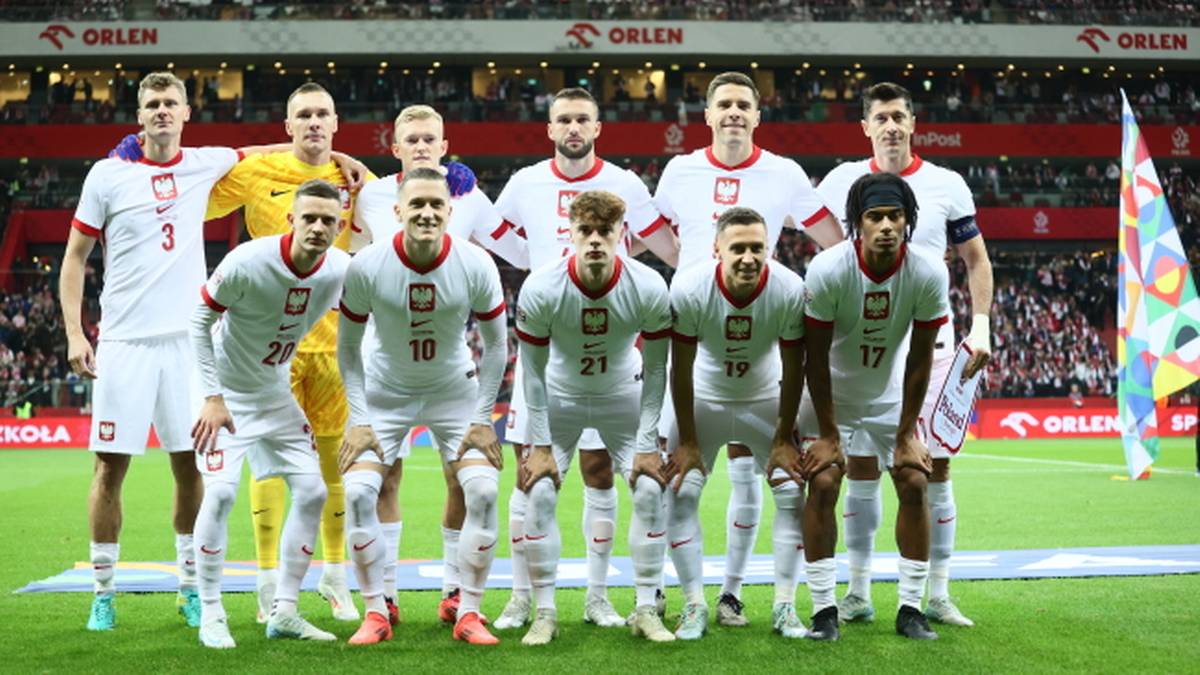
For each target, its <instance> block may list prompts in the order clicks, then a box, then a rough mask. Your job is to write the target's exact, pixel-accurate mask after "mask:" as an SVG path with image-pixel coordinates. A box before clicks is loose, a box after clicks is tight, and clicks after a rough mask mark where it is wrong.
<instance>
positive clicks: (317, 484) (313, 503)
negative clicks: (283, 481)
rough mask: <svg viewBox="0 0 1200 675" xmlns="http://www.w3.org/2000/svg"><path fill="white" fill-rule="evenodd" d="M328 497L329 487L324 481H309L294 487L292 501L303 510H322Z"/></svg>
mask: <svg viewBox="0 0 1200 675" xmlns="http://www.w3.org/2000/svg"><path fill="white" fill-rule="evenodd" d="M328 498H329V489H328V488H327V487H325V482H324V481H320V480H314V481H308V482H306V483H304V484H303V485H302V486H294V487H293V488H292V502H293V503H295V504H296V507H297V508H299V509H300V510H302V511H320V510H321V509H322V508H324V506H325V500H326V499H328Z"/></svg>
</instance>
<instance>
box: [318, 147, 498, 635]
mask: <svg viewBox="0 0 1200 675" xmlns="http://www.w3.org/2000/svg"><path fill="white" fill-rule="evenodd" d="M397 192H398V202H397V204H396V208H395V211H396V217H397V218H398V219H399V220H400V222H401V223H402V224H403V229H402V230H401V231H400V232H398V233H396V235H395V236H394V237H392V238H391V239H387V240H383V241H376V242H375V243H373V244H371V245H370V246H367V247H366V248H364V249H363V250H362V251H360V252H359V253H358V255H356V256H355V257H354V261H353V262H352V263H351V264H350V269H349V271H348V272H347V274H346V287H345V293H344V294H343V297H342V320H341V323H340V324H339V326H338V366H339V368H340V369H341V372H342V379H343V380H344V382H345V384H346V396H347V398H348V400H349V403H350V420H351V421H350V429H349V431H348V432H347V433H346V442H345V443H344V444H343V446H342V449H341V452H340V455H339V458H338V461H339V464H340V465H341V469H342V471H343V472H345V484H346V509H347V517H348V519H349V520H348V522H349V529H348V536H347V541H348V542H349V543H350V545H351V552H350V556H351V558H352V559H353V560H354V565H355V567H356V568H357V571H358V581H359V585H360V586H361V587H362V596H363V600H364V602H365V603H366V607H367V614H366V617H365V619H364V621H363V624H362V626H361V627H360V628H359V629H358V632H357V633H355V634H354V636H353V637H351V638H350V643H351V644H373V643H377V642H381V641H383V640H388V639H391V637H392V627H391V625H390V623H389V621H388V611H387V607H386V602H385V599H384V593H385V591H386V590H390V589H385V588H384V584H383V573H384V566H385V558H386V557H388V556H389V555H394V551H389V550H387V549H388V547H387V546H386V540H385V539H384V537H383V533H382V530H381V529H380V525H379V518H378V515H377V511H376V507H377V504H378V501H379V489H380V486H381V485H382V483H383V478H384V476H385V475H386V474H387V472H388V468H389V467H390V466H391V465H392V464H393V463H394V462H395V461H396V458H397V457H398V456H399V453H400V448H401V445H402V444H403V442H404V439H405V437H406V436H407V435H408V432H409V431H410V430H411V429H412V428H413V427H414V426H417V425H419V424H423V425H426V426H428V427H429V430H430V432H431V433H432V434H433V437H434V438H435V439H436V442H437V444H438V448H439V450H440V451H441V456H442V462H443V463H444V464H445V465H446V467H448V470H451V471H453V472H454V473H455V475H456V476H457V478H458V481H459V483H460V484H461V485H462V489H463V496H464V500H465V503H466V511H467V513H466V519H465V520H464V521H463V528H462V535H461V538H460V540H459V547H458V565H459V570H460V573H461V576H462V594H461V597H462V604H461V605H460V607H459V610H458V615H457V622H456V623H455V626H454V637H455V639H457V640H464V641H466V642H469V643H471V644H495V643H496V642H498V640H497V639H496V638H495V637H493V636H492V635H491V633H489V632H488V630H487V628H485V627H484V625H483V621H482V618H481V617H480V614H479V604H480V601H481V599H482V597H483V589H484V585H485V584H486V582H487V576H488V572H489V570H490V569H491V566H492V560H493V558H494V557H495V545H496V533H497V522H496V519H497V514H496V491H497V489H498V488H497V485H498V483H499V476H500V473H499V469H500V468H501V455H500V443H499V441H498V440H497V439H496V433H495V431H494V430H493V429H492V408H493V407H495V403H496V391H497V390H498V389H499V387H500V379H501V377H503V375H504V364H505V361H506V360H507V356H508V341H507V336H506V330H505V313H504V290H503V289H502V288H501V286H500V273H499V271H498V270H497V269H496V263H494V262H492V258H491V256H490V255H488V253H487V252H485V251H484V250H483V249H481V248H479V247H477V246H474V245H472V244H470V243H468V242H467V241H466V240H465V239H459V238H457V237H454V236H452V235H449V234H446V223H447V222H448V221H449V218H450V188H449V187H448V186H447V184H446V178H445V177H444V176H442V174H441V173H439V172H438V171H437V170H435V169H429V168H419V169H415V170H413V171H410V172H408V173H406V174H405V176H404V179H403V180H402V181H401V182H400V184H399V187H398V189H397ZM472 314H474V316H475V318H476V319H477V320H478V321H479V330H480V333H481V334H482V335H483V340H484V352H483V357H482V358H481V360H480V366H479V373H478V378H476V372H475V363H474V361H473V360H472V358H471V351H470V349H469V348H468V347H467V345H466V342H465V340H464V339H463V328H464V326H465V325H466V323H467V320H468V319H469V318H470V317H471V315H472ZM372 316H373V317H374V319H375V327H376V330H377V331H378V334H379V335H380V336H381V338H382V339H380V340H379V343H378V345H377V347H378V348H377V349H375V350H374V351H372V352H371V354H370V359H369V361H368V362H367V364H366V366H365V372H364V364H363V357H362V351H361V349H362V340H363V332H364V330H365V324H366V321H367V319H368V318H369V317H372Z"/></svg>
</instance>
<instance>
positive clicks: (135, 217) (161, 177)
mask: <svg viewBox="0 0 1200 675" xmlns="http://www.w3.org/2000/svg"><path fill="white" fill-rule="evenodd" d="M239 157H240V153H238V152H237V151H236V150H231V149H229V148H184V149H183V150H181V151H180V153H179V154H178V155H176V156H175V159H172V160H171V161H169V162H163V163H158V162H151V161H150V160H147V159H142V160H141V161H140V162H126V161H123V160H120V159H116V158H113V159H102V160H100V161H99V162H96V164H95V165H94V166H93V167H92V168H91V170H90V171H88V175H87V178H86V179H85V180H84V182H83V192H82V193H81V194H80V196H79V206H77V207H76V209H75V218H74V219H73V220H72V221H71V225H72V226H74V228H75V229H77V230H79V231H80V232H82V233H84V234H86V235H88V236H91V237H96V238H98V239H100V241H101V243H102V244H103V248H104V290H102V291H101V292H100V339H101V340H136V339H141V338H149V337H156V336H160V335H170V334H175V333H181V334H182V333H187V331H188V322H189V320H190V319H191V312H192V303H190V302H187V301H186V300H185V299H186V298H194V297H196V296H195V295H193V294H194V293H195V292H196V289H197V288H199V287H200V285H201V284H203V283H204V275H205V273H206V270H205V266H204V210H205V208H207V206H208V193H209V192H210V191H211V190H212V188H213V185H214V184H215V183H216V182H217V181H218V180H220V178H221V177H222V176H224V175H225V174H226V173H228V172H229V170H230V169H232V168H233V166H234V165H235V164H237V162H238V159H239Z"/></svg>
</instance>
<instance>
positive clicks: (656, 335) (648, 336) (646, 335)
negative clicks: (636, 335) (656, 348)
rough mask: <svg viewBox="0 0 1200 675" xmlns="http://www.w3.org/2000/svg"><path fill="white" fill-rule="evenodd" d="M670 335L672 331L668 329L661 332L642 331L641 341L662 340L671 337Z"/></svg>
mask: <svg viewBox="0 0 1200 675" xmlns="http://www.w3.org/2000/svg"><path fill="white" fill-rule="evenodd" d="M671 334H672V331H671V329H670V328H663V329H662V330H650V331H647V330H644V331H642V339H643V340H661V339H663V338H668V337H671Z"/></svg>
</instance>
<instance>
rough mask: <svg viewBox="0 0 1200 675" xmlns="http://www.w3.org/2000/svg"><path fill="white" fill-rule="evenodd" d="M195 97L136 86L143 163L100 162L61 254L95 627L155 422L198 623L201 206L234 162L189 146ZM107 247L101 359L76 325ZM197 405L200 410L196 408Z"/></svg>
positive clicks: (108, 607)
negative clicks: (194, 446)
mask: <svg viewBox="0 0 1200 675" xmlns="http://www.w3.org/2000/svg"><path fill="white" fill-rule="evenodd" d="M187 100H188V97H187V91H186V89H185V87H184V84H183V82H182V81H180V80H179V78H177V77H175V76H174V75H172V74H171V73H151V74H149V75H147V76H146V77H145V78H143V79H142V82H141V84H140V85H139V86H138V111H137V117H138V123H139V124H140V125H141V127H142V130H143V133H144V134H145V139H146V141H145V142H146V150H145V157H144V158H143V159H142V160H141V161H139V162H137V163H131V162H124V161H121V160H120V159H103V160H100V161H99V162H96V164H95V165H94V166H93V167H92V169H91V170H90V171H89V172H88V175H87V178H86V179H85V180H84V184H83V192H82V194H81V195H80V197H79V206H78V207H77V208H76V210H75V217H74V219H73V220H72V221H71V225H72V229H71V234H70V236H69V238H68V239H67V248H66V253H65V254H64V256H63V265H62V274H61V277H60V280H59V293H60V294H61V296H62V309H63V322H64V324H65V325H66V327H67V358H68V360H69V361H70V364H71V369H72V370H73V371H74V372H75V373H76V374H77V375H80V376H82V377H87V378H96V384H95V387H94V388H93V392H92V429H91V434H90V437H89V442H88V447H89V449H90V450H91V451H92V452H93V453H95V456H96V461H95V466H94V469H93V476H92V486H91V490H90V492H89V495H88V519H89V525H90V528H91V554H90V559H91V562H92V570H93V577H94V579H95V589H96V594H95V597H94V598H93V601H92V610H91V615H90V617H89V618H88V628H89V629H91V630H111V629H112V628H113V627H114V626H115V625H116V611H115V608H114V606H113V596H114V594H115V592H116V587H115V584H114V579H113V575H114V570H115V568H116V565H117V561H118V559H119V545H118V543H117V540H118V535H119V534H120V531H121V519H122V510H121V486H122V484H123V483H124V480H125V474H126V472H127V471H128V469H129V462H130V459H131V458H132V457H133V456H134V455H141V454H142V453H143V452H145V443H146V436H147V434H148V433H149V430H150V426H151V424H153V426H154V429H155V431H156V432H157V434H158V437H159V440H160V442H161V443H162V447H163V449H164V450H166V451H167V452H169V453H170V456H171V472H172V474H173V475H174V477H175V503H174V517H173V519H174V526H175V532H176V535H175V551H176V560H177V562H178V565H179V584H180V586H179V599H178V601H179V611H180V613H182V614H183V615H184V616H185V618H186V619H187V621H188V625H191V626H198V625H199V623H200V600H199V596H198V594H197V592H196V566H195V557H194V554H193V539H192V526H193V524H194V523H195V520H196V511H197V509H199V507H200V500H201V498H202V493H203V484H202V482H201V479H200V474H199V472H197V470H196V464H195V461H194V460H193V458H192V456H191V439H189V438H188V429H189V427H190V425H191V416H192V413H193V412H194V410H195V409H194V407H193V405H192V403H193V402H192V400H191V398H192V395H193V394H195V393H196V392H195V391H194V390H193V389H194V388H193V386H192V384H193V383H192V382H191V379H190V375H191V371H190V366H191V364H192V363H193V360H194V359H193V357H192V350H191V347H190V345H189V344H188V340H187V328H188V311H189V307H188V305H187V303H184V302H180V298H184V297H190V296H191V294H192V293H195V292H196V290H195V289H196V288H198V287H199V286H200V285H201V284H202V283H204V273H205V268H204V229H203V226H204V206H205V203H206V202H207V200H208V196H209V192H210V190H212V187H213V185H214V184H215V183H216V182H217V180H219V179H220V178H221V176H223V175H225V173H226V172H228V171H229V170H230V169H231V168H233V166H234V164H236V163H237V161H238V153H237V152H236V151H234V150H230V149H226V148H187V149H183V148H181V145H180V144H181V137H182V135H183V126H184V123H185V122H187V120H188V117H189V116H190V114H191V109H190V108H189V107H188V105H187ZM98 239H102V240H103V241H104V259H105V263H106V264H105V270H104V290H103V292H102V293H101V295H100V309H101V320H100V341H99V344H98V345H97V347H96V350H95V351H94V352H93V350H92V346H91V345H90V344H88V341H87V338H86V337H84V334H83V327H82V323H81V320H80V306H81V304H82V301H83V270H84V267H85V265H86V264H87V259H88V256H89V255H90V254H91V252H92V249H93V248H94V247H95V245H96V241H97V240H98ZM196 403H197V405H198V401H197V402H196Z"/></svg>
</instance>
